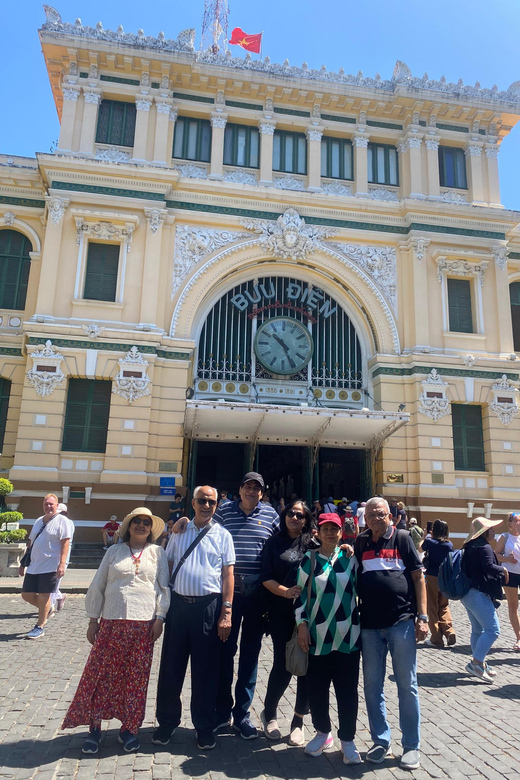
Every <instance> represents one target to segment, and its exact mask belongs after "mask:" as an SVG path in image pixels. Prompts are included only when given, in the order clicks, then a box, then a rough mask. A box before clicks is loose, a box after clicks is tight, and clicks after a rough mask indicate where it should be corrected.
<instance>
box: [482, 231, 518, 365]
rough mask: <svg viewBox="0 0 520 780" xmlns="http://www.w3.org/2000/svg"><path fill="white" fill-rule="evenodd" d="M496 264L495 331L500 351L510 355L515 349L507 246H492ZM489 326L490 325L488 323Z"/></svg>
mask: <svg viewBox="0 0 520 780" xmlns="http://www.w3.org/2000/svg"><path fill="white" fill-rule="evenodd" d="M491 254H492V255H493V260H494V266H495V285H496V299H495V300H496V307H497V319H496V321H494V322H493V326H492V327H493V331H494V332H496V334H497V338H498V351H499V352H501V353H502V354H507V355H510V354H511V353H512V352H514V351H515V349H514V340H513V323H512V321H511V307H510V306H509V276H508V273H507V246H506V245H505V244H503V245H501V246H493V247H491ZM484 316H486V315H484ZM488 327H490V326H489V325H488Z"/></svg>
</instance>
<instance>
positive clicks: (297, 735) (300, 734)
mask: <svg viewBox="0 0 520 780" xmlns="http://www.w3.org/2000/svg"><path fill="white" fill-rule="evenodd" d="M289 745H296V746H297V747H303V745H305V729H304V727H303V726H295V727H294V728H293V729H291V733H290V734H289Z"/></svg>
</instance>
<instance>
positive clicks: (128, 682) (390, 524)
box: [24, 472, 520, 770]
mask: <svg viewBox="0 0 520 780" xmlns="http://www.w3.org/2000/svg"><path fill="white" fill-rule="evenodd" d="M264 491H265V485H264V480H263V478H262V476H261V475H260V474H258V473H256V472H249V473H247V474H246V475H245V476H244V478H243V480H242V483H241V485H240V489H239V496H238V498H237V499H236V500H234V501H229V500H228V501H224V502H221V503H220V504H219V496H218V493H217V491H216V490H215V489H214V488H213V487H210V486H200V487H197V488H196V489H195V491H194V493H193V499H192V502H191V503H192V507H193V511H194V517H193V519H192V520H190V521H188V519H187V518H186V517H182V518H180V519H179V520H177V521H176V523H175V525H174V528H173V532H172V533H171V534H170V535H169V537H168V543H167V546H166V550H165V549H163V547H162V546H161V544H160V540H161V537H162V536H163V533H164V521H163V520H162V519H161V518H159V517H157V516H155V515H153V514H152V513H151V511H150V510H149V509H147V508H144V507H140V508H137V509H135V510H134V511H133V512H131V513H130V514H129V515H127V516H126V517H125V518H124V520H123V522H122V523H121V525H120V527H119V529H118V536H119V539H120V540H121V543H120V544H113V545H110V546H109V548H108V549H107V551H106V553H105V556H104V558H103V561H102V563H101V565H100V567H99V569H98V570H97V572H96V574H95V576H94V579H93V581H92V584H91V586H90V588H89V591H88V593H87V596H86V611H87V615H88V618H89V624H88V629H87V639H88V641H89V642H90V643H91V645H92V649H91V652H90V655H89V658H88V660H87V663H86V666H85V669H84V672H83V675H82V677H81V680H80V683H79V686H78V688H77V691H76V693H75V696H74V699H73V701H72V703H71V705H70V707H69V710H68V712H67V715H66V717H65V719H64V722H63V728H75V727H78V726H81V725H84V726H88V728H89V732H88V735H87V737H86V740H85V743H84V745H83V748H82V749H83V752H84V753H97V751H98V749H99V744H100V740H101V736H102V733H101V723H102V721H103V720H110V719H112V718H116V719H118V720H119V721H120V722H121V729H120V732H119V741H120V742H121V743H122V744H123V747H124V750H125V751H127V752H134V751H137V750H139V748H140V745H139V736H138V732H139V728H140V726H141V724H142V722H143V719H144V715H145V703H146V695H147V688H148V680H149V675H150V668H151V662H152V656H153V646H154V643H155V642H156V641H157V639H158V638H159V637H160V636H161V634H162V633H163V630H164V640H163V646H162V655H161V661H160V671H159V681H158V690H157V702H156V719H157V724H158V725H157V727H156V728H155V730H154V732H153V735H152V741H153V742H154V743H155V744H158V745H166V744H168V743H169V742H170V740H171V738H172V736H173V734H174V733H175V730H176V729H177V727H178V726H179V725H180V723H181V712H182V700H181V694H182V688H183V684H184V680H185V675H186V670H187V664H188V661H189V660H190V659H191V720H192V723H193V725H194V727H195V730H196V738H197V746H198V748H199V749H200V750H211V749H212V748H214V747H215V745H216V739H217V737H218V733H219V732H220V731H221V730H224V729H228V728H232V729H233V730H234V731H235V732H237V734H238V735H240V736H241V737H242V738H243V739H246V740H250V739H255V738H256V737H257V736H258V733H259V730H260V729H259V727H258V726H257V725H255V724H254V723H253V722H252V719H251V713H250V711H251V706H252V702H253V697H254V694H255V686H256V678H257V669H258V658H259V654H260V650H261V646H262V640H263V636H264V635H265V634H266V633H267V634H269V635H270V636H271V640H272V646H273V665H272V669H271V671H270V674H269V680H268V685H267V692H266V696H265V700H264V702H263V708H262V711H261V714H260V721H261V726H260V728H261V730H262V731H263V733H264V734H265V736H266V737H267V738H268V739H270V740H280V739H282V736H283V734H282V730H281V728H280V725H279V723H278V719H277V711H278V706H279V703H280V700H281V698H282V696H283V695H284V693H285V692H286V690H287V688H288V686H289V683H290V681H291V676H292V674H291V671H288V670H287V666H286V648H287V644H288V643H289V642H290V640H293V641H294V639H295V638H296V641H297V644H298V646H299V648H300V650H301V652H302V653H303V654H304V655H305V657H306V659H308V663H307V664H306V668H307V671H306V673H305V674H300V675H299V676H298V677H297V686H296V699H295V702H294V713H293V717H292V721H291V724H290V728H289V734H288V741H289V744H291V745H297V746H302V747H304V750H305V752H306V753H307V754H309V755H311V756H319V755H320V754H321V753H322V752H323V751H324V750H326V749H329V748H331V747H332V746H333V744H334V738H333V735H332V727H331V720H330V705H329V696H330V689H331V686H333V688H334V692H335V697H336V702H337V719H338V725H339V728H338V731H337V737H338V739H339V741H340V745H341V752H342V755H343V761H344V762H345V763H346V764H358V763H360V762H361V760H362V759H361V756H360V754H359V751H358V750H357V747H356V744H355V733H356V720H357V711H358V678H359V668H360V664H361V663H362V665H363V685H364V698H365V705H366V710H367V714H368V721H369V729H370V734H371V739H372V745H371V747H370V748H369V749H368V751H367V752H366V754H365V756H364V759H365V761H368V762H371V763H374V764H381V763H383V762H384V761H385V759H386V758H387V757H389V756H391V755H392V745H391V731H390V727H389V724H388V721H387V712H386V702H385V693H384V688H385V676H386V662H387V656H388V654H390V657H391V660H392V667H393V672H394V677H395V682H396V684H397V689H398V703H399V705H398V706H399V725H400V729H401V746H402V752H401V756H400V765H401V767H402V768H404V769H409V770H412V769H417V768H418V767H419V766H420V753H419V748H420V709H419V691H418V685H417V674H416V666H417V664H416V647H417V642H421V641H424V640H425V639H426V638H427V636H428V626H429V624H430V629H431V639H430V640H429V641H430V643H431V645H433V646H436V647H440V646H441V645H442V644H443V642H444V638H445V639H446V642H447V644H448V645H452V644H454V643H455V641H456V637H455V632H454V629H453V626H452V622H451V616H450V614H449V607H448V604H447V600H446V599H445V598H444V597H443V595H442V593H441V592H440V590H439V586H438V582H437V581H435V580H436V577H437V574H438V568H439V565H440V563H441V562H442V560H443V558H444V557H445V556H446V555H447V554H449V553H450V551H451V549H452V548H451V543H450V542H449V541H448V529H447V525H446V524H445V523H443V521H440V520H438V521H436V523H435V524H434V526H433V529H432V534H431V535H429V536H428V537H427V538H426V539H424V540H422V539H421V540H420V541H419V538H418V537H417V539H414V537H413V535H412V533H411V532H410V531H411V529H410V530H404V529H403V528H399V527H398V523H399V520H398V522H397V523H396V517H395V515H394V513H393V512H392V511H391V509H390V507H389V505H388V503H387V502H386V500H385V499H384V498H381V497H374V498H371V499H369V500H368V501H367V502H366V504H365V506H364V513H363V514H364V517H363V520H364V522H365V524H366V526H365V527H364V528H363V529H362V530H360V529H357V530H358V531H359V530H360V532H359V533H356V535H355V538H352V539H349V538H347V539H346V541H345V533H344V519H343V518H341V516H340V515H339V514H338V513H337V512H335V511H323V512H321V513H320V514H318V516H317V518H315V516H314V515H313V513H312V512H311V510H310V509H309V507H308V506H307V505H306V504H305V502H304V501H302V500H300V499H295V500H293V501H291V502H289V503H288V504H287V505H286V506H285V507H284V509H283V510H282V511H281V512H280V515H278V513H277V512H276V511H275V509H274V508H273V507H272V506H271V505H270V504H269V503H267V502H264V501H262V497H263V493H264ZM53 508H54V507H50V506H49V507H48V509H49V513H50V511H51V509H53ZM324 509H332V507H324ZM57 516H58V515H56V517H57ZM52 519H53V518H50V517H47V515H46V516H45V518H44V521H43V522H44V526H45V527H46V529H47V533H48V534H49V536H50V532H51V531H52V530H53V529H52V528H51V526H50V525H48V523H49V521H50V520H52ZM499 522H501V521H492V520H487V519H485V518H476V519H475V520H473V521H472V524H471V530H470V533H469V535H468V538H467V540H466V542H465V544H464V550H465V553H464V560H463V566H464V570H465V574H466V577H467V579H468V591H467V593H466V595H464V597H463V598H462V603H463V604H464V606H465V608H466V609H467V611H468V616H469V619H470V621H471V628H472V631H471V648H472V659H471V661H470V662H469V663H468V666H467V667H466V669H467V671H468V673H469V674H472V675H473V676H474V677H476V678H478V679H479V680H480V681H481V682H493V681H494V670H493V669H492V668H491V667H490V666H489V665H488V664H487V662H486V660H485V658H486V654H487V653H488V651H489V649H490V647H491V645H492V643H493V641H495V639H496V637H497V636H498V633H499V628H498V620H497V617H496V609H495V607H496V605H497V604H498V603H499V601H498V600H499V599H500V598H501V586H502V585H506V586H507V587H506V592H508V591H511V594H509V593H508V595H507V599H508V604H509V608H510V616H511V622H512V625H513V628H514V629H515V633H516V634H517V644H516V645H515V649H520V626H518V614H517V610H518V584H519V583H520V545H519V542H520V515H515V514H514V515H511V516H510V517H509V519H508V533H507V534H505V535H504V536H503V537H501V539H500V540H499V542H498V545H497V550H496V553H495V552H493V549H492V547H491V545H490V541H491V539H492V537H493V534H494V531H493V529H494V527H495V526H496V525H497V524H498V523H499ZM60 523H61V521H58V525H57V534H58V535H59V534H60V533H61V532H62V531H63V534H65V530H66V529H63V528H62V525H60ZM37 534H38V530H37V531H36V533H35V531H34V530H33V533H32V534H31V537H32V540H33V546H35V547H36V546H37V545H38V543H39V540H40V539H41V538H42V534H41V532H40V535H39V536H38V535H37ZM46 543H49V540H47V542H46ZM58 546H59V549H60V565H59V566H58V573H59V569H60V566H61V564H62V560H63V559H64V557H65V556H66V552H67V550H66V548H67V544H66V542H59V543H58ZM423 554H426V560H425V561H423V560H422V557H423ZM497 556H498V558H497ZM499 561H500V563H499ZM423 564H424V566H423ZM424 567H425V568H426V577H425V576H424ZM514 567H517V568H518V569H519V571H518V573H515V571H512V569H514ZM27 576H28V575H26V578H27ZM33 585H34V587H36V585H37V583H36V585H35V584H34V583H32V582H31V577H30V576H29V581H28V582H27V587H28V590H27V589H26V582H25V581H24V593H26V592H27V593H29V592H30V589H31V587H32V586H33ZM513 591H514V594H513ZM427 593H428V597H427ZM515 597H516V602H515ZM24 598H26V600H28V601H30V603H33V601H31V598H32V596H31V597H30V598H29V597H28V596H27V595H24ZM35 606H39V604H36V602H35ZM513 612H514V615H515V620H516V623H515V622H514V620H513ZM515 626H516V627H515ZM237 653H238V664H237V669H236V681H235V684H234V686H233V681H234V662H235V656H236V655H237ZM114 659H117V661H116V662H114ZM309 713H310V716H311V720H312V724H313V727H314V731H315V733H314V735H313V736H312V738H311V739H310V740H308V739H307V738H306V735H305V728H304V717H305V716H306V715H307V714H309Z"/></svg>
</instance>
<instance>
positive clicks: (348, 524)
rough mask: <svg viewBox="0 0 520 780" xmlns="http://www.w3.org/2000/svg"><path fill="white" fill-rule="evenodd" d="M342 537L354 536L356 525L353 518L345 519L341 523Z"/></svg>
mask: <svg viewBox="0 0 520 780" xmlns="http://www.w3.org/2000/svg"><path fill="white" fill-rule="evenodd" d="M343 535H344V536H349V537H350V536H355V535H356V523H355V521H354V518H353V517H346V518H345V520H344V523H343Z"/></svg>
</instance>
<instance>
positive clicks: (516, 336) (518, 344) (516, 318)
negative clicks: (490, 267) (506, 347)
mask: <svg viewBox="0 0 520 780" xmlns="http://www.w3.org/2000/svg"><path fill="white" fill-rule="evenodd" d="M509 299H510V301H511V322H512V323H513V343H514V350H515V352H520V282H513V283H512V284H510V285H509Z"/></svg>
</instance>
